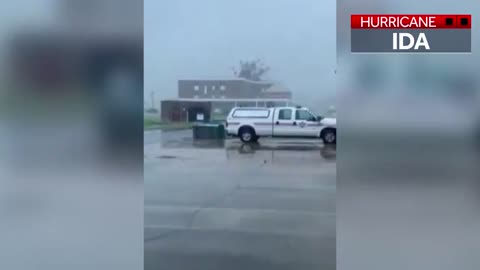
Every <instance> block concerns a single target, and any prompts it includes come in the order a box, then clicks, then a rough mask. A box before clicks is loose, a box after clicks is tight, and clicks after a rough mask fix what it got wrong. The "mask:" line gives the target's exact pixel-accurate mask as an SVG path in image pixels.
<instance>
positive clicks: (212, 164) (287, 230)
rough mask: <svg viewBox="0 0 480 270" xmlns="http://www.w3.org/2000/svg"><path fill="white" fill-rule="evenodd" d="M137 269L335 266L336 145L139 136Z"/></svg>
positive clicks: (152, 133) (188, 134)
mask: <svg viewBox="0 0 480 270" xmlns="http://www.w3.org/2000/svg"><path fill="white" fill-rule="evenodd" d="M144 152H145V157H144V164H145V165H144V166H145V167H144V168H145V170H144V179H145V185H144V188H145V217H144V222H145V224H144V226H145V233H144V240H145V241H144V247H145V269H208V270H215V269H222V270H223V269H242V270H244V269H251V270H255V269H262V270H268V269H280V270H282V269H295V270H301V269H335V262H336V253H335V250H336V246H335V244H336V238H335V186H336V149H335V148H331V147H325V146H324V145H323V144H322V143H321V142H320V141H317V140H285V139H282V140H276V139H261V140H260V142H259V144H249V145H246V144H242V143H241V142H240V141H239V140H238V139H227V140H225V141H222V142H215V141H211V142H209V141H206V142H194V141H193V139H192V138H191V130H186V131H174V132H163V133H162V132H161V131H150V132H146V133H145V145H144Z"/></svg>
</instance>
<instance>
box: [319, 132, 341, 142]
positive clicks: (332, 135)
mask: <svg viewBox="0 0 480 270" xmlns="http://www.w3.org/2000/svg"><path fill="white" fill-rule="evenodd" d="M320 137H321V138H322V140H323V143H324V144H337V130H336V129H334V128H326V129H324V130H322V133H321V135H320Z"/></svg>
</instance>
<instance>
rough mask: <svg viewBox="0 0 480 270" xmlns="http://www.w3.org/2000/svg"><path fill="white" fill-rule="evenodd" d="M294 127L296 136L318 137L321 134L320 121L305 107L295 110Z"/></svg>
mask: <svg viewBox="0 0 480 270" xmlns="http://www.w3.org/2000/svg"><path fill="white" fill-rule="evenodd" d="M294 127H295V134H296V136H300V137H318V136H319V134H320V123H319V122H318V121H317V118H316V117H315V116H313V114H311V113H310V112H309V111H308V110H305V109H298V110H295V120H294Z"/></svg>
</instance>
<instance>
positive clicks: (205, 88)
mask: <svg viewBox="0 0 480 270" xmlns="http://www.w3.org/2000/svg"><path fill="white" fill-rule="evenodd" d="M203 94H204V95H206V94H207V86H206V85H205V87H204V88H203Z"/></svg>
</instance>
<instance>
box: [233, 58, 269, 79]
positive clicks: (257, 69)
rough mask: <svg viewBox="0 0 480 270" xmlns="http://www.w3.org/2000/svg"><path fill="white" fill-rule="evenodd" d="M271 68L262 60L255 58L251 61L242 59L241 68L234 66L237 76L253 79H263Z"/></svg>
mask: <svg viewBox="0 0 480 270" xmlns="http://www.w3.org/2000/svg"><path fill="white" fill-rule="evenodd" d="M269 70H270V67H268V66H266V65H265V64H264V63H263V61H262V60H260V59H255V60H251V61H240V63H239V70H237V69H236V68H233V73H234V75H235V76H236V77H239V78H244V79H247V80H252V81H261V80H262V76H263V75H265V74H266V73H267V72H268V71H269Z"/></svg>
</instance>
